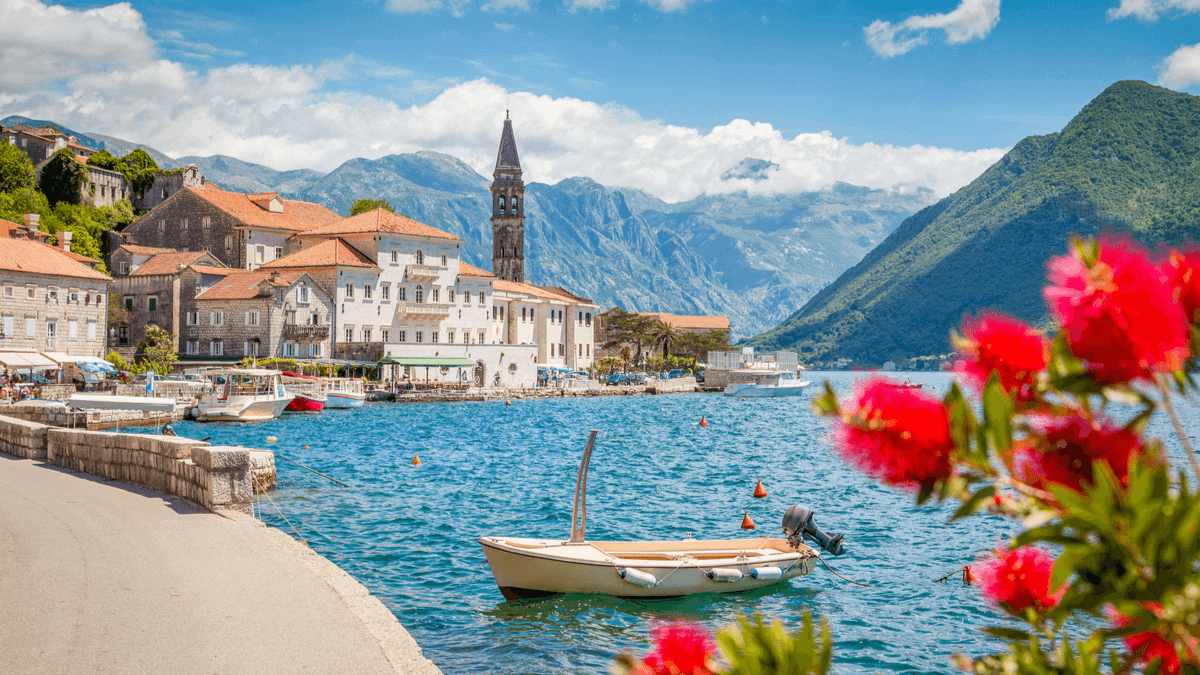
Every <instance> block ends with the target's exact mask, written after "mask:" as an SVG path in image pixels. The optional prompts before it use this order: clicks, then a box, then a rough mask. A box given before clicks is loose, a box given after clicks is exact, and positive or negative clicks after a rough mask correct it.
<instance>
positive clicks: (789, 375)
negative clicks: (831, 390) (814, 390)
mask: <svg viewBox="0 0 1200 675" xmlns="http://www.w3.org/2000/svg"><path fill="white" fill-rule="evenodd" d="M745 379H746V381H742V382H730V383H729V384H727V385H725V395H726V396H741V397H746V398H749V397H770V398H774V397H779V396H799V395H800V394H801V393H802V392H803V391H804V389H805V388H806V387H809V386H812V382H810V381H808V380H798V379H796V374H795V373H793V372H789V371H782V370H776V371H761V370H759V371H747V375H746V378H745Z"/></svg>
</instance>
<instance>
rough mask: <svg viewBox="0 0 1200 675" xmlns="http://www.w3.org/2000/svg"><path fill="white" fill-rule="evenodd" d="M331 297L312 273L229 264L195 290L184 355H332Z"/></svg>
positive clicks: (228, 357) (311, 356)
mask: <svg viewBox="0 0 1200 675" xmlns="http://www.w3.org/2000/svg"><path fill="white" fill-rule="evenodd" d="M332 315H333V300H332V298H331V297H330V295H329V293H327V292H326V291H325V289H323V288H322V287H321V285H320V284H318V283H317V282H316V281H315V280H314V279H313V278H312V277H311V276H309V274H308V273H306V272H302V271H297V270H231V271H229V273H228V274H226V275H225V276H224V277H223V278H222V279H221V280H220V281H218V282H217V283H215V284H213V285H212V286H209V287H206V288H205V290H204V291H203V292H202V293H200V294H199V295H198V296H196V309H195V313H194V314H193V315H190V316H188V317H187V320H186V322H185V326H184V329H183V331H184V332H183V336H182V342H183V353H182V355H183V356H186V357H205V358H227V359H230V360H237V359H241V358H244V357H247V356H256V357H260V358H265V357H288V356H290V357H299V358H329V355H330V353H331V346H330V345H331V342H330V339H331V336H332V332H333V331H332V330H331V326H330V319H331V317H332Z"/></svg>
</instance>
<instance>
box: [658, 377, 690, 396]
mask: <svg viewBox="0 0 1200 675" xmlns="http://www.w3.org/2000/svg"><path fill="white" fill-rule="evenodd" d="M699 390H700V389H699V387H698V386H697V385H696V378H694V377H677V378H675V379H672V380H651V381H650V383H649V384H647V385H646V393H647V394H683V393H687V392H693V391H699Z"/></svg>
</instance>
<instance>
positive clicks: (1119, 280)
mask: <svg viewBox="0 0 1200 675" xmlns="http://www.w3.org/2000/svg"><path fill="white" fill-rule="evenodd" d="M1049 270H1050V274H1049V278H1050V285H1049V286H1047V287H1046V289H1045V291H1044V293H1045V296H1046V303H1047V304H1048V305H1049V306H1050V310H1051V311H1052V312H1053V313H1054V315H1055V317H1057V319H1058V320H1059V322H1060V323H1061V324H1062V327H1063V330H1064V331H1065V332H1066V335H1067V343H1068V344H1069V345H1070V347H1071V351H1072V352H1074V354H1075V356H1077V357H1079V358H1080V359H1082V360H1083V361H1084V362H1085V364H1086V366H1087V369H1088V372H1090V373H1091V375H1092V378H1093V379H1094V380H1095V381H1096V382H1098V383H1099V384H1121V383H1124V382H1129V381H1130V380H1134V379H1139V378H1150V377H1152V376H1153V374H1154V373H1155V372H1159V371H1174V370H1178V369H1180V368H1181V367H1182V363H1183V359H1185V358H1187V356H1188V331H1187V322H1186V321H1185V320H1184V315H1183V312H1182V311H1180V308H1179V305H1177V304H1176V303H1175V299H1174V288H1173V287H1172V286H1171V283H1170V279H1168V275H1167V274H1166V273H1165V272H1164V270H1162V269H1160V268H1159V267H1158V266H1156V265H1154V263H1152V262H1150V258H1149V255H1148V254H1147V253H1146V251H1145V249H1143V248H1141V247H1140V246H1138V245H1136V244H1134V243H1132V242H1129V241H1117V240H1109V239H1102V240H1101V241H1100V256H1099V260H1097V261H1096V263H1095V265H1093V266H1091V267H1088V265H1087V264H1085V263H1084V261H1083V259H1082V257H1081V253H1080V252H1079V251H1078V250H1077V249H1073V250H1072V252H1071V253H1070V254H1068V255H1065V256H1061V257H1058V258H1052V259H1051V260H1050V263H1049Z"/></svg>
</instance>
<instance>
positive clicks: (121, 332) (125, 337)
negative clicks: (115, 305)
mask: <svg viewBox="0 0 1200 675" xmlns="http://www.w3.org/2000/svg"><path fill="white" fill-rule="evenodd" d="M117 340H118V342H119V343H120V344H122V345H127V344H129V326H118V327H117Z"/></svg>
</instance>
